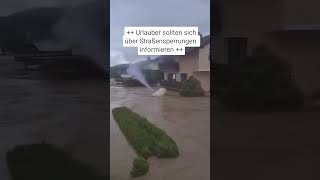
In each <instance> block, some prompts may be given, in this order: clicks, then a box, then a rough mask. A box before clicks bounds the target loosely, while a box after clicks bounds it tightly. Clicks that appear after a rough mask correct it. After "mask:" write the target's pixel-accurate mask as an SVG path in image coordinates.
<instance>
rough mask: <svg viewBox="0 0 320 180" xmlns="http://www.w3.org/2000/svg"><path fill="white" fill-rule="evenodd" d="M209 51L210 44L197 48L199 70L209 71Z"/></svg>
mask: <svg viewBox="0 0 320 180" xmlns="http://www.w3.org/2000/svg"><path fill="white" fill-rule="evenodd" d="M209 51H210V44H207V45H206V46H204V47H203V48H200V49H199V69H198V70H199V71H210V61H209Z"/></svg>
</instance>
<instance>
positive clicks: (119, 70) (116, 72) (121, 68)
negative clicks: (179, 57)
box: [110, 56, 174, 78]
mask: <svg viewBox="0 0 320 180" xmlns="http://www.w3.org/2000/svg"><path fill="white" fill-rule="evenodd" d="M172 61H174V59H173V56H159V57H157V58H154V59H150V60H145V61H140V62H138V64H139V65H140V67H142V68H143V67H148V65H149V64H151V63H160V62H172ZM129 66H130V64H118V65H115V66H112V67H110V77H111V78H117V77H120V75H121V74H125V73H127V69H128V67H129Z"/></svg>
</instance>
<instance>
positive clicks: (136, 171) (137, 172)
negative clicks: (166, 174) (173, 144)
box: [130, 157, 149, 177]
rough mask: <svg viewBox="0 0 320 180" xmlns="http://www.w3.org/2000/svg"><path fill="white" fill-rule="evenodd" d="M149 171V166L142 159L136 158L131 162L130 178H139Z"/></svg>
mask: <svg viewBox="0 0 320 180" xmlns="http://www.w3.org/2000/svg"><path fill="white" fill-rule="evenodd" d="M148 171H149V164H148V162H147V161H146V160H145V159H144V158H143V157H136V158H135V159H134V161H133V168H132V171H131V172H130V174H131V176H132V177H139V176H142V175H144V174H146V173H147V172H148Z"/></svg>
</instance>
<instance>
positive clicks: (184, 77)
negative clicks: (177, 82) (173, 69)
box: [180, 73, 188, 82]
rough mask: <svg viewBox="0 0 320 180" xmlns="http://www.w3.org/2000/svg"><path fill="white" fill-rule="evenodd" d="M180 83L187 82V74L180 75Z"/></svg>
mask: <svg viewBox="0 0 320 180" xmlns="http://www.w3.org/2000/svg"><path fill="white" fill-rule="evenodd" d="M180 76H181V82H183V81H186V80H188V74H187V73H181V74H180Z"/></svg>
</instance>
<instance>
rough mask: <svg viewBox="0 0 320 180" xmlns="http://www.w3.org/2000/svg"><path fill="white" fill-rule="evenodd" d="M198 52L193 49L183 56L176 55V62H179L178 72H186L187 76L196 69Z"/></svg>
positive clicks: (197, 66)
mask: <svg viewBox="0 0 320 180" xmlns="http://www.w3.org/2000/svg"><path fill="white" fill-rule="evenodd" d="M198 61H199V54H198V51H197V50H196V51H194V52H193V53H191V54H188V55H184V56H177V62H178V63H179V73H187V74H188V78H189V77H190V76H191V75H192V74H193V72H195V71H197V70H198V68H199V62H198Z"/></svg>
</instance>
